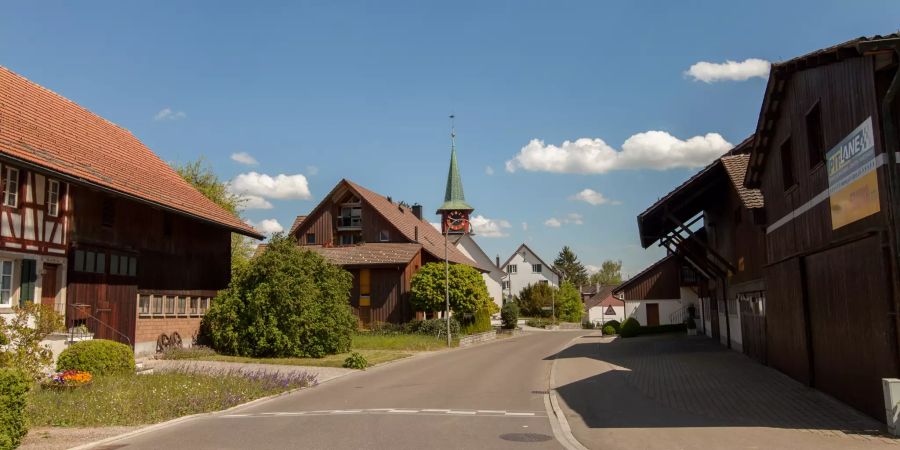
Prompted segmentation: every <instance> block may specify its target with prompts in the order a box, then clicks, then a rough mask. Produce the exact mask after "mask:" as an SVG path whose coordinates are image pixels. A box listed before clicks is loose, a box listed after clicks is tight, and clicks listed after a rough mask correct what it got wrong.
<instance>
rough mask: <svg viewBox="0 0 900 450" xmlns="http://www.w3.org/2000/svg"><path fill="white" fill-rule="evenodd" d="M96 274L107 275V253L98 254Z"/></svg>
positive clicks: (95, 266)
mask: <svg viewBox="0 0 900 450" xmlns="http://www.w3.org/2000/svg"><path fill="white" fill-rule="evenodd" d="M94 273H106V254H105V253H97V264H96V265H94Z"/></svg>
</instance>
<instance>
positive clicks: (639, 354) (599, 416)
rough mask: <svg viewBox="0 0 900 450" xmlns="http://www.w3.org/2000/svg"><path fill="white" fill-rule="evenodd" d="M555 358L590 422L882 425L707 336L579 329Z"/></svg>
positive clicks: (864, 430)
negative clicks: (610, 335)
mask: <svg viewBox="0 0 900 450" xmlns="http://www.w3.org/2000/svg"><path fill="white" fill-rule="evenodd" d="M553 358H557V359H560V361H559V362H558V363H557V375H556V381H557V383H558V384H560V386H559V387H558V388H557V392H558V394H559V395H560V396H561V397H562V398H563V400H565V402H566V404H567V405H568V406H569V407H570V408H572V410H574V411H575V412H576V413H578V414H579V415H580V416H581V417H582V419H583V420H584V422H585V424H586V425H587V426H588V427H590V428H656V427H773V428H786V429H818V430H840V431H843V432H844V433H848V434H869V435H872V434H882V433H883V425H882V424H881V423H879V422H877V421H875V420H873V419H871V418H870V417H868V416H865V415H863V414H862V413H860V412H858V411H856V410H854V409H852V408H850V407H849V406H846V405H844V404H842V403H840V402H838V401H837V400H834V399H833V398H831V397H829V396H827V395H825V394H823V393H821V392H819V391H816V390H814V389H811V388H808V387H806V386H804V385H802V384H800V383H798V382H797V381H795V380H793V379H791V378H789V377H787V376H785V375H784V374H781V373H780V372H778V371H776V370H774V369H772V368H770V367H767V366H764V365H761V364H758V363H756V362H754V361H752V360H750V359H749V358H747V357H745V356H744V355H742V354H740V353H737V352H734V351H730V350H726V349H724V348H723V347H721V346H720V345H718V343H716V342H715V341H713V340H711V339H707V338H705V337H700V336H696V337H688V336H684V335H665V336H644V337H638V338H631V339H617V340H615V341H613V342H608V343H598V342H595V341H594V337H592V336H584V337H583V338H581V339H578V340H577V342H576V343H575V344H574V345H572V346H570V347H568V348H566V349H565V350H563V351H562V352H560V353H558V354H556V355H553V356H550V357H548V358H547V359H553Z"/></svg>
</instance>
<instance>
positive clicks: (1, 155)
mask: <svg viewBox="0 0 900 450" xmlns="http://www.w3.org/2000/svg"><path fill="white" fill-rule="evenodd" d="M0 182H2V192H0V197H2V200H3V202H2V206H0V314H4V313H9V312H11V310H10V308H11V307H12V306H13V305H19V304H25V303H27V302H41V303H43V304H45V305H48V306H52V307H54V308H55V309H56V310H57V311H58V312H60V313H62V314H64V315H65V320H66V325H67V326H69V327H74V326H77V325H86V326H87V327H88V328H89V329H90V331H92V332H93V333H94V335H95V337H97V338H105V339H113V340H117V341H121V342H124V343H127V344H129V345H131V346H133V347H134V348H135V351H137V352H144V351H154V350H155V348H156V341H157V338H158V337H159V336H160V335H161V334H166V335H172V334H173V333H178V334H179V335H180V336H181V337H182V339H183V341H184V342H185V344H188V345H189V344H190V343H191V338H192V337H193V336H194V335H195V334H196V332H197V329H198V327H199V323H200V319H201V317H202V316H203V314H204V313H205V311H206V309H207V308H208V307H209V303H210V301H211V299H212V298H213V297H214V296H215V295H216V292H217V291H218V290H219V289H222V288H224V287H225V286H226V285H227V284H228V280H229V276H230V267H231V263H230V258H231V253H230V252H231V247H230V245H231V244H230V243H231V233H241V234H244V235H247V236H252V237H255V238H259V237H261V236H260V235H259V233H258V232H256V231H255V230H253V229H252V228H251V227H249V226H248V225H246V224H245V223H243V222H242V221H241V220H240V219H238V218H237V217H235V216H233V215H232V214H231V213H229V212H227V211H225V210H224V209H222V208H220V207H219V206H217V205H216V204H215V203H213V202H212V201H210V200H209V199H207V198H206V197H204V196H203V195H202V194H201V193H200V192H198V191H197V190H196V189H194V188H193V187H192V186H191V185H190V184H188V183H187V182H186V181H184V180H183V179H182V178H181V177H180V176H179V175H178V174H177V173H176V172H175V171H174V170H173V169H172V168H171V167H169V165H168V164H166V163H165V162H164V161H162V160H161V159H160V158H159V157H157V156H156V155H155V154H154V153H153V152H152V151H151V150H150V149H149V148H147V147H146V146H144V145H143V144H142V143H141V142H140V141H139V140H138V139H137V138H136V137H135V136H134V135H132V134H131V133H130V132H129V131H128V130H126V129H124V128H122V127H119V126H117V125H115V124H114V123H112V122H109V121H107V120H105V119H103V118H101V117H99V116H97V115H95V114H93V113H91V112H90V111H88V110H87V109H85V108H83V107H81V106H79V105H77V104H76V103H74V102H72V101H70V100H68V99H66V98H64V97H62V96H60V95H59V94H56V93H54V92H52V91H50V90H48V89H46V88H44V87H42V86H39V85H37V84H35V83H33V82H31V81H29V80H27V79H25V78H23V77H22V76H20V75H17V74H15V73H13V72H12V71H10V70H9V69H6V68H3V67H0Z"/></svg>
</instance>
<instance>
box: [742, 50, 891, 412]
mask: <svg viewBox="0 0 900 450" xmlns="http://www.w3.org/2000/svg"><path fill="white" fill-rule="evenodd" d="M898 49H900V35H897V34H894V35H890V36H885V37H880V36H876V37H872V38H859V39H854V40H851V41H848V42H845V43H843V44H840V45H836V46H834V47H831V48H827V49H823V50H819V51H815V52H812V53H810V54H808V55H804V56H801V57H798V58H794V59H791V60H789V61H785V62H783V63H778V64H774V65H773V66H772V69H771V73H770V76H769V81H768V85H767V87H766V92H765V98H764V100H763V103H762V109H761V112H760V115H759V121H758V124H757V127H756V138H755V140H754V142H753V145H752V151H751V154H750V160H749V168H748V172H747V175H746V186H747V187H748V188H751V189H760V190H761V191H762V193H763V195H764V197H765V208H764V211H765V213H764V214H763V216H764V220H763V222H762V224H763V225H764V226H765V243H766V245H765V261H764V263H763V265H764V274H765V281H766V344H767V345H766V352H767V353H766V360H767V361H768V363H769V364H770V365H772V366H773V367H776V368H778V369H779V370H781V371H783V372H784V373H787V374H788V375H790V376H792V377H794V378H796V379H798V380H800V381H802V382H804V383H807V384H809V385H810V386H814V387H816V388H818V389H821V390H823V391H825V392H827V393H829V394H831V395H833V396H835V397H837V398H838V399H840V400H843V401H844V402H846V403H848V404H850V405H853V406H855V407H856V408H858V409H860V410H862V411H864V412H866V413H868V414H870V415H871V416H873V417H876V418H880V419H882V420H883V419H884V405H883V403H882V398H883V397H882V388H881V378H883V377H897V376H900V357H898V340H900V334H898V320H900V316H898V301H900V269H898V262H900V259H898V258H900V253H898V246H897V244H898V236H900V234H898V233H900V229H898V226H897V223H898V222H897V219H898V213H900V209H898V208H900V201H898V200H900V198H898V196H900V190H898V188H900V180H898V173H897V163H898V160H897V155H898V153H897V152H898V151H900V148H898V125H900V122H898V112H900V101H898V99H897V96H896V94H897V92H898V90H900V73H898Z"/></svg>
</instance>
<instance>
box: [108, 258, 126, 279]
mask: <svg viewBox="0 0 900 450" xmlns="http://www.w3.org/2000/svg"><path fill="white" fill-rule="evenodd" d="M123 259H124V258H123ZM109 274H110V275H120V274H119V255H117V254H115V253H113V254H111V255H109Z"/></svg>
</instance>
